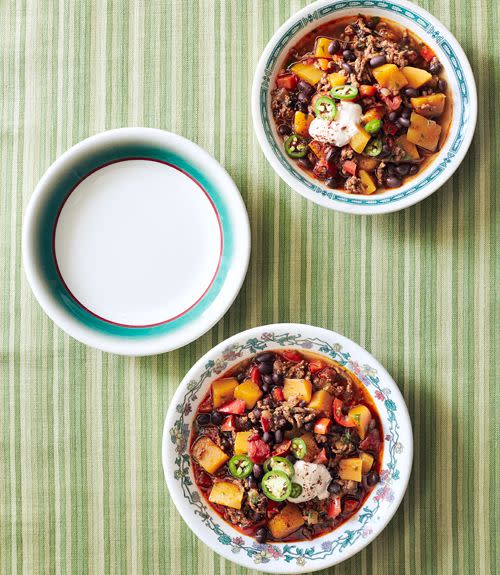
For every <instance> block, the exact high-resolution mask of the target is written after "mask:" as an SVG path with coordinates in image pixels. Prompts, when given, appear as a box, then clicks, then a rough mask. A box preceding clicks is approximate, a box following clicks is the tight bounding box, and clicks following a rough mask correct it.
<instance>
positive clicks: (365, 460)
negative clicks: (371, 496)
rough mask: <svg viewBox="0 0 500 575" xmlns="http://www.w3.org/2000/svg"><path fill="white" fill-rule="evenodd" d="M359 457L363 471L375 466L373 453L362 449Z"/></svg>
mask: <svg viewBox="0 0 500 575" xmlns="http://www.w3.org/2000/svg"><path fill="white" fill-rule="evenodd" d="M359 458H360V459H361V473H368V472H369V471H370V469H371V468H372V466H373V461H374V460H373V455H370V454H369V453H365V452H364V451H362V452H361V453H360V454H359Z"/></svg>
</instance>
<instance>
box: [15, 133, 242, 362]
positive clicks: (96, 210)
mask: <svg viewBox="0 0 500 575" xmlns="http://www.w3.org/2000/svg"><path fill="white" fill-rule="evenodd" d="M249 254H250V232H249V224H248V216H247V213H246V210H245V206H244V204H243V201H242V199H241V196H240V194H239V192H238V190H237V189H236V186H235V185H234V182H233V181H232V180H231V178H230V177H229V175H228V174H227V173H226V172H225V171H224V170H223V168H222V167H221V166H220V165H219V164H218V163H217V162H216V161H215V160H214V159H213V158H212V157H210V156H209V155H208V154H207V153H206V152H205V151H204V150H202V149H201V148H199V147H198V146H196V145H195V144H193V143H192V142H190V141H188V140H186V139H184V138H181V137H180V136H177V135H175V134H171V133H168V132H164V131H161V130H154V129H149V128H123V129H119V130H112V131H109V132H104V133H102V134H98V135H96V136H92V137H91V138H88V139H87V140H84V141H83V142H80V143H79V144H77V145H76V146H74V147H73V148H71V149H70V150H68V151H67V152H66V153H65V154H63V155H62V156H61V157H60V158H58V159H57V160H56V161H55V162H54V164H53V165H52V166H51V167H50V168H49V169H48V170H47V172H46V173H45V175H44V176H43V177H42V179H41V180H40V183H39V184H38V186H37V188H36V190H35V192H34V194H33V196H32V198H31V200H30V203H29V205H28V208H27V211H26V216H25V220H24V229H23V259H24V266H25V270H26V274H27V276H28V280H29V282H30V285H31V287H32V289H33V292H34V294H35V296H36V297H37V299H38V301H39V302H40V304H41V305H42V307H43V308H44V310H45V311H46V312H47V314H48V315H49V316H50V317H51V318H52V319H53V320H54V321H55V322H56V323H57V324H58V325H59V326H60V327H62V328H63V329H64V330H66V331H67V332H68V333H69V334H70V335H72V336H73V337H75V338H76V339H79V340H80V341H82V342H84V343H86V344H88V345H91V346H93V347H97V348H99V349H102V350H104V351H110V352H113V353H120V354H124V355H149V354H154V353H160V352H164V351H168V350H171V349H174V348H177V347H180V346H181V345H184V344H185V343H188V342H190V341H192V340H194V339H196V338H197V337H199V336H200V335H202V334H203V333H204V332H205V331H207V330H208V329H209V328H210V327H211V326H212V325H213V324H214V323H215V322H216V321H218V320H219V319H220V317H222V315H223V314H224V313H225V311H226V310H227V308H228V307H229V306H230V305H231V303H232V301H233V300H234V298H235V297H236V294H237V293H238V291H239V289H240V287H241V284H242V282H243V279H244V277H245V273H246V270H247V265H248V259H249Z"/></svg>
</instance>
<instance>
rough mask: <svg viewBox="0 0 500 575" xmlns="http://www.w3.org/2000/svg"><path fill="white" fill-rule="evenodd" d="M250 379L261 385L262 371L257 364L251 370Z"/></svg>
mask: <svg viewBox="0 0 500 575" xmlns="http://www.w3.org/2000/svg"><path fill="white" fill-rule="evenodd" d="M250 379H251V380H252V381H253V382H254V383H255V384H256V385H258V386H259V387H260V371H259V368H258V367H257V366H256V365H254V366H253V367H252V371H251V372H250Z"/></svg>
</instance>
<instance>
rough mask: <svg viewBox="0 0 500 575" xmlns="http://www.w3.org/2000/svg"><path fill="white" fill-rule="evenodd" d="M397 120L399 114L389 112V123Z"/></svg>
mask: <svg viewBox="0 0 500 575" xmlns="http://www.w3.org/2000/svg"><path fill="white" fill-rule="evenodd" d="M398 118H399V114H398V113H397V112H391V113H390V114H389V120H390V121H391V122H395V121H396V120H397V119H398Z"/></svg>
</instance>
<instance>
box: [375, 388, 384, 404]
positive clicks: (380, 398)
mask: <svg viewBox="0 0 500 575" xmlns="http://www.w3.org/2000/svg"><path fill="white" fill-rule="evenodd" d="M375 397H376V398H377V399H379V400H380V401H384V400H385V396H384V394H383V393H382V392H381V391H379V390H378V389H377V391H376V392H375Z"/></svg>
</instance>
